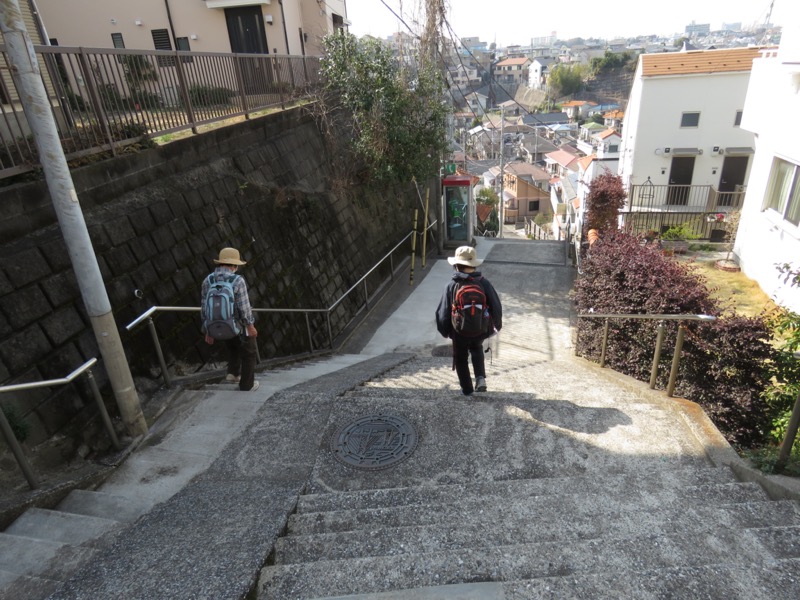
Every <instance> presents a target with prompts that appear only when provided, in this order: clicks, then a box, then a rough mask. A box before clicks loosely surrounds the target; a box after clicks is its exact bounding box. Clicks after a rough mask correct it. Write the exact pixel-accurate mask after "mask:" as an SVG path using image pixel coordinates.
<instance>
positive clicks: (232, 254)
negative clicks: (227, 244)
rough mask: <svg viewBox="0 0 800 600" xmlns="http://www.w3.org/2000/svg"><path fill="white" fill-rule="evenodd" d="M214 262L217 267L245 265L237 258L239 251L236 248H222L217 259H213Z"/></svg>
mask: <svg viewBox="0 0 800 600" xmlns="http://www.w3.org/2000/svg"><path fill="white" fill-rule="evenodd" d="M214 262H215V263H217V264H218V265H239V266H241V265H246V264H247V263H246V262H244V261H243V260H242V258H241V257H240V256H239V251H238V250H237V249H236V248H223V249H222V250H220V251H219V258H218V259H217V258H215V259H214Z"/></svg>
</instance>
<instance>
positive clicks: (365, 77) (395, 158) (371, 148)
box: [309, 33, 449, 183]
mask: <svg viewBox="0 0 800 600" xmlns="http://www.w3.org/2000/svg"><path fill="white" fill-rule="evenodd" d="M323 43H324V46H325V55H324V56H323V57H322V60H321V61H320V74H321V83H322V91H321V93H320V94H319V96H318V98H317V102H316V103H314V104H313V105H311V106H310V107H309V110H311V111H312V112H313V113H314V114H315V116H316V117H317V120H318V122H319V123H320V124H321V129H322V130H323V133H324V135H325V138H326V141H327V142H328V144H329V145H330V146H332V147H331V148H330V150H331V151H332V153H333V154H332V155H333V156H339V158H340V161H339V163H340V165H339V166H340V167H341V168H340V170H339V174H340V175H341V176H345V175H347V174H350V175H351V176H352V175H354V174H360V175H362V176H364V177H367V178H369V179H371V180H373V181H375V182H381V183H398V182H408V181H411V180H412V179H413V178H416V179H417V180H418V181H425V180H426V179H428V178H429V177H432V176H434V175H436V174H437V173H438V168H439V160H438V159H439V157H440V156H441V155H442V153H443V152H444V150H445V147H446V137H445V133H446V117H447V113H448V111H449V108H448V106H447V105H446V104H445V103H444V102H443V93H444V88H443V86H442V80H441V76H440V74H439V73H437V72H436V70H435V69H434V68H433V67H432V66H426V65H425V64H424V63H418V64H420V66H417V68H416V69H410V68H401V65H400V64H399V63H398V62H397V60H396V59H395V57H394V56H393V54H392V52H391V50H390V49H389V48H388V47H387V46H385V45H384V44H383V43H381V42H380V41H378V40H375V39H371V38H362V39H358V38H356V37H355V36H354V35H352V34H338V33H337V34H333V35H329V36H327V37H326V38H325V39H324V40H323Z"/></svg>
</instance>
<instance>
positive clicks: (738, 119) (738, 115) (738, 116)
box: [733, 110, 744, 127]
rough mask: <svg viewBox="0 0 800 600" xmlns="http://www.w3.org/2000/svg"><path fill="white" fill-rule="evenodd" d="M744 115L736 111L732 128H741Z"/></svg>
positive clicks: (742, 112)
mask: <svg viewBox="0 0 800 600" xmlns="http://www.w3.org/2000/svg"><path fill="white" fill-rule="evenodd" d="M743 114H744V111H743V110H737V111H736V116H735V117H734V118H733V126H734V127H741V126H742V115H743Z"/></svg>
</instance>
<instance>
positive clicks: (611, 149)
mask: <svg viewBox="0 0 800 600" xmlns="http://www.w3.org/2000/svg"><path fill="white" fill-rule="evenodd" d="M608 151H609V152H619V144H609V145H608Z"/></svg>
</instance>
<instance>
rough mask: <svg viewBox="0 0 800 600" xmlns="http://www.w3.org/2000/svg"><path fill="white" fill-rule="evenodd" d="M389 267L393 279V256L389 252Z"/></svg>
mask: <svg viewBox="0 0 800 600" xmlns="http://www.w3.org/2000/svg"><path fill="white" fill-rule="evenodd" d="M389 269H390V270H391V274H392V281H394V257H393V256H392V255H391V254H389Z"/></svg>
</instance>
